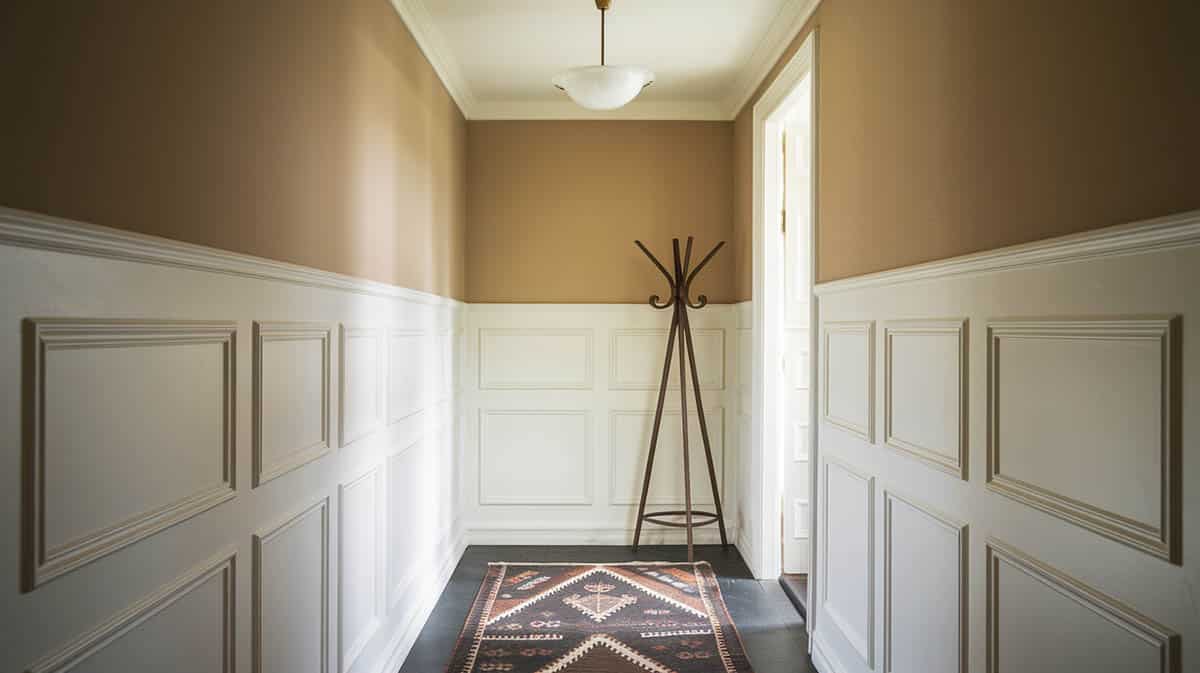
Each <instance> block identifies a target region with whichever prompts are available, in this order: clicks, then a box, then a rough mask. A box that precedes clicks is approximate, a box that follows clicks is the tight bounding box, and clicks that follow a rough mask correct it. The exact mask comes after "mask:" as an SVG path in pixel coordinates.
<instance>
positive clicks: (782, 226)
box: [779, 209, 787, 234]
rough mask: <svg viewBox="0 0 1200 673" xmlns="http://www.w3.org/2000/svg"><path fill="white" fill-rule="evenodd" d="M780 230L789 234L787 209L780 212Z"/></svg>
mask: <svg viewBox="0 0 1200 673" xmlns="http://www.w3.org/2000/svg"><path fill="white" fill-rule="evenodd" d="M779 230H780V231H782V232H783V233H785V234H786V233H787V209H784V210H781V211H779Z"/></svg>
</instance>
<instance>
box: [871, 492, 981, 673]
mask: <svg viewBox="0 0 1200 673" xmlns="http://www.w3.org/2000/svg"><path fill="white" fill-rule="evenodd" d="M897 502H900V503H903V504H905V505H907V506H908V507H910V508H912V509H913V510H914V511H916V512H918V513H920V514H921V515H922V516H924V517H926V518H928V519H929V520H930V521H932V522H933V523H934V524H935V525H938V526H941V527H942V528H945V529H946V530H948V531H950V532H951V533H953V534H954V536H955V538H957V540H958V563H957V566H958V582H957V588H958V606H957V607H958V670H959V673H967V671H968V670H969V667H970V664H969V656H968V655H969V653H970V641H971V632H970V564H971V552H970V545H969V539H970V538H969V535H970V531H969V527H968V525H967V524H965V523H962V522H960V521H957V520H955V519H952V518H950V517H947V516H944V515H942V514H939V513H938V512H936V511H934V510H933V509H932V508H930V507H929V506H927V505H924V504H922V503H920V502H918V501H917V500H914V499H912V498H909V497H907V496H904V495H900V494H897V493H896V492H895V491H894V490H892V489H890V488H885V489H884V490H883V671H884V673H892V588H893V587H894V585H895V582H896V580H895V578H894V575H893V572H892V556H893V551H892V549H893V547H894V545H895V541H894V539H893V535H892V532H893V527H892V511H893V505H894V503H897Z"/></svg>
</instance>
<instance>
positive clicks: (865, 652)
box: [820, 460, 875, 668]
mask: <svg viewBox="0 0 1200 673" xmlns="http://www.w3.org/2000/svg"><path fill="white" fill-rule="evenodd" d="M824 482H825V484H824V486H825V488H824V491H825V513H824V521H823V522H822V526H821V528H822V530H823V531H824V535H825V545H824V547H825V549H824V564H823V566H824V571H825V572H824V581H823V582H822V583H821V584H820V586H821V591H822V605H823V607H824V615H825V616H827V617H829V621H830V622H832V623H833V624H834V626H835V627H836V628H837V630H838V631H840V632H841V634H842V636H843V637H844V638H845V639H846V640H847V641H848V642H849V643H850V645H851V647H853V648H854V650H855V651H856V652H857V653H858V654H859V656H861V657H862V658H863V660H864V661H866V662H867V667H868V668H874V667H875V478H874V477H869V476H867V475H865V474H862V473H860V472H858V471H857V470H855V469H853V468H850V467H848V466H846V465H843V464H841V463H838V462H834V461H828V460H827V461H826V462H825V470H824Z"/></svg>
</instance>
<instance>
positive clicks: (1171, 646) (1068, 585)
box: [987, 540, 1181, 673]
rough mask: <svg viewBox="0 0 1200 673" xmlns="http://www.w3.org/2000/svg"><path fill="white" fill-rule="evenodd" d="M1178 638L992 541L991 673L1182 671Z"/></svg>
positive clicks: (989, 557) (1126, 607) (1130, 609)
mask: <svg viewBox="0 0 1200 673" xmlns="http://www.w3.org/2000/svg"><path fill="white" fill-rule="evenodd" d="M1180 640H1181V639H1180V637H1179V635H1178V634H1176V633H1175V632H1173V631H1171V630H1170V629H1169V628H1167V627H1165V626H1163V625H1161V624H1158V623H1157V622H1155V621H1154V620H1152V619H1150V618H1149V617H1146V616H1145V615H1142V614H1141V613H1139V612H1137V611H1136V610H1135V609H1134V608H1133V607H1131V606H1129V605H1125V604H1123V603H1121V602H1120V601H1117V600H1116V599H1114V598H1112V597H1110V596H1108V595H1105V594H1104V593H1101V592H1100V591H1097V590H1096V589H1094V588H1092V587H1090V586H1088V585H1086V584H1084V583H1082V582H1080V581H1078V580H1076V579H1074V578H1072V577H1070V576H1068V575H1066V574H1064V573H1063V572H1061V571H1059V570H1057V569H1055V568H1052V567H1051V566H1048V565H1046V564H1044V563H1041V562H1040V561H1037V560H1035V559H1034V558H1032V557H1030V556H1028V555H1026V554H1025V553H1023V552H1021V551H1019V550H1017V549H1014V548H1012V547H1009V546H1008V545H1005V544H1003V543H1000V542H998V541H995V540H990V541H988V544H987V671H988V673H1002V672H1007V671H1014V672H1015V671H1088V673H1178V672H1179V671H1180V670H1181V667H1180V645H1181V642H1180Z"/></svg>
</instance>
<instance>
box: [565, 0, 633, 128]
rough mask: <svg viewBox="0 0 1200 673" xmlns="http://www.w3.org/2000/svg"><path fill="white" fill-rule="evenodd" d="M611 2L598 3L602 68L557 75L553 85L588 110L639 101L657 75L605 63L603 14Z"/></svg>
mask: <svg viewBox="0 0 1200 673" xmlns="http://www.w3.org/2000/svg"><path fill="white" fill-rule="evenodd" d="M611 5H612V0H596V9H598V10H600V65H588V66H584V67H582V68H571V69H570V70H564V71H563V72H560V73H558V74H557V75H555V76H554V86H556V87H558V88H560V89H562V90H563V91H566V92H567V95H568V96H570V97H571V100H573V101H575V102H576V103H577V104H579V105H580V106H581V107H585V108H587V109H589V110H615V109H617V108H619V107H623V106H625V105H626V104H627V103H629V101H631V100H633V99H634V98H637V95H638V94H639V93H641V91H642V89H645V88H646V87H648V86H650V85H651V84H653V83H654V73H652V72H650V71H649V70H647V69H646V68H642V67H639V66H636V65H607V64H605V62H604V14H605V12H607V11H608V8H609V7H610V6H611Z"/></svg>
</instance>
